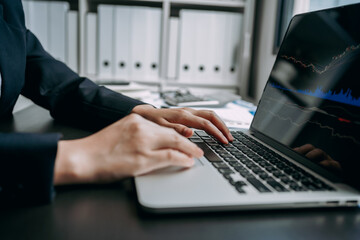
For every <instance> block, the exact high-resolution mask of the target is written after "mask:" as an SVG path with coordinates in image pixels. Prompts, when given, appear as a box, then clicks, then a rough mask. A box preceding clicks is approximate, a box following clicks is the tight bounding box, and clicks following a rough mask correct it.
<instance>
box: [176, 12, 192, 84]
mask: <svg viewBox="0 0 360 240" xmlns="http://www.w3.org/2000/svg"><path fill="white" fill-rule="evenodd" d="M195 17H196V16H195V15H194V14H193V13H192V12H191V11H190V10H181V11H180V58H179V59H180V61H179V66H178V69H179V82H184V83H186V82H188V83H191V82H192V81H193V78H194V74H195V44H194V43H195V40H196V39H195V35H196V24H194V21H195V20H196V19H195Z"/></svg>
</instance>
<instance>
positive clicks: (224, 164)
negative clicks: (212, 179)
mask: <svg viewBox="0 0 360 240" xmlns="http://www.w3.org/2000/svg"><path fill="white" fill-rule="evenodd" d="M213 165H214V166H215V167H216V168H229V166H228V165H227V164H226V163H224V162H215V163H213Z"/></svg>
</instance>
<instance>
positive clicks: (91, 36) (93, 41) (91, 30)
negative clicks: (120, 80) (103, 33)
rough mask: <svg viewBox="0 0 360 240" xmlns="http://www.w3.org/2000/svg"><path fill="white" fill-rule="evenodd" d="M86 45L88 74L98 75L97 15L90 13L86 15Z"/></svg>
mask: <svg viewBox="0 0 360 240" xmlns="http://www.w3.org/2000/svg"><path fill="white" fill-rule="evenodd" d="M85 24H86V30H85V34H86V39H85V41H86V43H85V64H86V74H87V75H90V76H93V77H94V76H96V75H97V65H96V61H97V14H96V13H92V12H88V13H87V14H86V22H85Z"/></svg>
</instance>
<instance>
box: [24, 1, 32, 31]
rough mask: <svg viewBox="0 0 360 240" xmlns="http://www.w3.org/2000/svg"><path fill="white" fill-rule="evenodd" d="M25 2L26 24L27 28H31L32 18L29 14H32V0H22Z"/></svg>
mask: <svg viewBox="0 0 360 240" xmlns="http://www.w3.org/2000/svg"><path fill="white" fill-rule="evenodd" d="M22 4H23V9H24V15H25V26H26V28H27V29H30V26H29V24H30V19H29V15H30V4H31V2H30V1H22Z"/></svg>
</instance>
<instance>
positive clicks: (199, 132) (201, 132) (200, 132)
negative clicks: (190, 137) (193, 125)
mask: <svg viewBox="0 0 360 240" xmlns="http://www.w3.org/2000/svg"><path fill="white" fill-rule="evenodd" d="M195 133H196V134H197V135H198V136H200V137H208V136H209V135H208V134H207V133H206V132H204V131H195Z"/></svg>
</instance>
